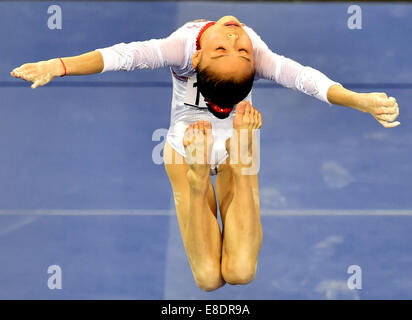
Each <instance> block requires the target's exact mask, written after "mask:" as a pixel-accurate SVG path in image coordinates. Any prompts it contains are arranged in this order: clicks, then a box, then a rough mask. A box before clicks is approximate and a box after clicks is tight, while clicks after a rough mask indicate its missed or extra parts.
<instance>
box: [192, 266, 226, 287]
mask: <svg viewBox="0 0 412 320" xmlns="http://www.w3.org/2000/svg"><path fill="white" fill-rule="evenodd" d="M193 276H194V278H195V281H196V284H197V286H198V287H199V288H200V289H202V290H203V291H213V290H216V289H218V288H220V287H221V286H223V285H224V283H225V282H224V280H223V277H222V274H221V271H220V266H213V265H212V266H202V267H200V268H197V269H196V270H193Z"/></svg>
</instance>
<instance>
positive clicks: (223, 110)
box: [206, 101, 233, 114]
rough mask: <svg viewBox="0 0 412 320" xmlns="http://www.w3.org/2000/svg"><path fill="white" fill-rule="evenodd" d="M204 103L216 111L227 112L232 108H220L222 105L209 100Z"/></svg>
mask: <svg viewBox="0 0 412 320" xmlns="http://www.w3.org/2000/svg"><path fill="white" fill-rule="evenodd" d="M206 104H207V105H208V106H210V107H211V108H212V109H213V110H215V111H216V112H217V113H224V114H228V113H230V112H232V110H233V107H230V108H222V107H219V106H218V105H217V104H215V103H213V102H210V101H206Z"/></svg>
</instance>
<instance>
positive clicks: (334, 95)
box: [327, 84, 401, 128]
mask: <svg viewBox="0 0 412 320" xmlns="http://www.w3.org/2000/svg"><path fill="white" fill-rule="evenodd" d="M327 96H328V100H329V102H330V103H333V104H338V105H341V106H346V107H350V108H354V109H356V110H359V111H362V112H366V113H370V114H371V115H372V116H373V117H374V118H375V119H376V120H377V121H379V123H380V124H382V125H383V126H384V127H385V128H393V127H396V126H398V125H400V124H401V123H400V122H399V121H395V120H396V118H397V117H398V115H399V107H398V103H397V102H396V99H395V98H394V97H389V98H388V96H387V94H386V93H383V92H371V93H357V92H354V91H351V90H348V89H345V88H344V87H342V86H341V85H338V84H335V85H332V86H331V87H330V88H329V90H328V93H327Z"/></svg>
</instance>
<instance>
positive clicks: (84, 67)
mask: <svg viewBox="0 0 412 320" xmlns="http://www.w3.org/2000/svg"><path fill="white" fill-rule="evenodd" d="M61 59H62V61H63V63H62V61H60V59H58V58H57V59H50V60H47V61H39V62H35V63H25V64H23V65H22V66H20V67H18V68H15V69H13V71H12V72H10V74H11V75H12V76H13V77H15V78H20V79H23V80H26V81H30V82H33V84H32V85H31V87H32V89H35V88H37V87H39V86H44V85H45V84H47V83H49V82H50V81H51V80H53V78H55V77H60V76H62V75H64V74H66V75H88V74H93V73H100V72H101V71H102V70H103V57H102V55H101V53H100V52H99V51H91V52H88V53H84V54H81V55H79V56H74V57H66V58H61ZM63 64H64V65H63ZM65 68H66V70H65Z"/></svg>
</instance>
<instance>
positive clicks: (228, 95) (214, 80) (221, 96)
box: [196, 68, 255, 119]
mask: <svg viewBox="0 0 412 320" xmlns="http://www.w3.org/2000/svg"><path fill="white" fill-rule="evenodd" d="M196 78H197V86H198V88H199V91H200V93H201V94H202V96H203V97H204V98H205V99H206V100H207V101H210V102H212V104H214V105H217V106H219V107H220V108H233V107H234V106H235V105H236V104H237V103H239V102H240V101H242V100H243V99H245V98H246V97H247V96H248V94H249V92H250V90H252V86H253V81H254V79H255V73H254V71H252V72H251V73H250V74H248V75H246V76H245V77H244V78H242V79H233V78H229V79H221V77H219V76H218V75H217V74H216V73H214V72H211V71H210V70H208V69H207V68H205V69H200V68H197V69H196ZM208 109H209V111H210V112H211V113H213V115H215V116H216V117H218V118H219V119H224V118H227V117H228V116H229V114H230V111H229V112H228V113H227V112H224V113H222V112H219V111H218V110H217V108H212V107H211V105H209V104H208Z"/></svg>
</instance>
